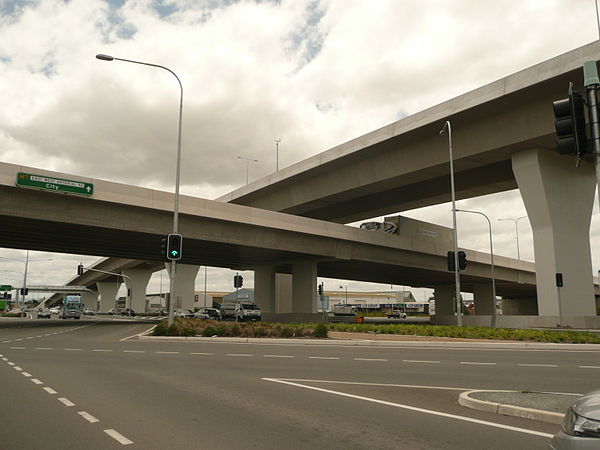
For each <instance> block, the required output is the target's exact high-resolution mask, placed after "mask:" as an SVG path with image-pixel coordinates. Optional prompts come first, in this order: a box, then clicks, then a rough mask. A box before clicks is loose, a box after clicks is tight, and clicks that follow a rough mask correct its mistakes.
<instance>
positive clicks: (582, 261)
mask: <svg viewBox="0 0 600 450" xmlns="http://www.w3.org/2000/svg"><path fill="white" fill-rule="evenodd" d="M512 169H513V172H514V175H515V178H516V180H517V184H518V186H519V190H520V191H521V196H522V197H523V202H524V204H525V208H526V209H527V215H528V216H529V222H530V223H531V228H532V229H533V241H534V248H535V261H536V269H535V270H536V284H537V302H538V312H539V315H540V316H555V317H557V316H559V314H560V313H561V312H562V316H563V317H564V318H566V317H575V316H595V315H596V310H595V300H594V285H593V281H592V259H591V251H590V222H591V216H592V206H593V202H594V190H595V185H596V178H595V173H594V166H593V165H592V164H590V163H587V162H581V165H580V167H578V168H576V167H575V159H574V158H572V157H567V156H561V155H558V154H557V153H555V152H551V151H548V150H542V149H531V150H526V151H523V152H519V153H515V154H513V155H512ZM557 273H562V276H563V284H564V285H563V287H557V285H556V284H557V283H556V274H557ZM561 309H562V311H560V310H561ZM565 324H567V322H565Z"/></svg>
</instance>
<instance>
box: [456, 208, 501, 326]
mask: <svg viewBox="0 0 600 450" xmlns="http://www.w3.org/2000/svg"><path fill="white" fill-rule="evenodd" d="M456 211H458V212H465V213H470V214H479V215H480V216H483V217H485V218H486V220H487V221H488V226H489V229H490V258H491V266H492V297H493V298H494V306H493V309H492V328H496V279H495V278H494V244H493V243H492V222H490V218H489V217H488V216H486V215H485V214H484V213H482V212H479V211H468V210H466V209H457V210H456Z"/></svg>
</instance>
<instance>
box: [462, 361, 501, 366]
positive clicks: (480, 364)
mask: <svg viewBox="0 0 600 450" xmlns="http://www.w3.org/2000/svg"><path fill="white" fill-rule="evenodd" d="M460 364H467V365H471V366H495V365H496V364H498V363H494V362H472V361H461V362H460Z"/></svg>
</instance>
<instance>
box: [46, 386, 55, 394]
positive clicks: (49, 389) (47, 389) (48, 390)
mask: <svg viewBox="0 0 600 450" xmlns="http://www.w3.org/2000/svg"><path fill="white" fill-rule="evenodd" d="M43 389H44V390H45V391H46V392H47V393H48V394H56V391H55V390H54V389H52V388H51V387H48V386H46V387H44V388H43Z"/></svg>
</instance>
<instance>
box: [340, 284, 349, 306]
mask: <svg viewBox="0 0 600 450" xmlns="http://www.w3.org/2000/svg"><path fill="white" fill-rule="evenodd" d="M340 289H344V286H340ZM347 304H348V286H346V305H347Z"/></svg>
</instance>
